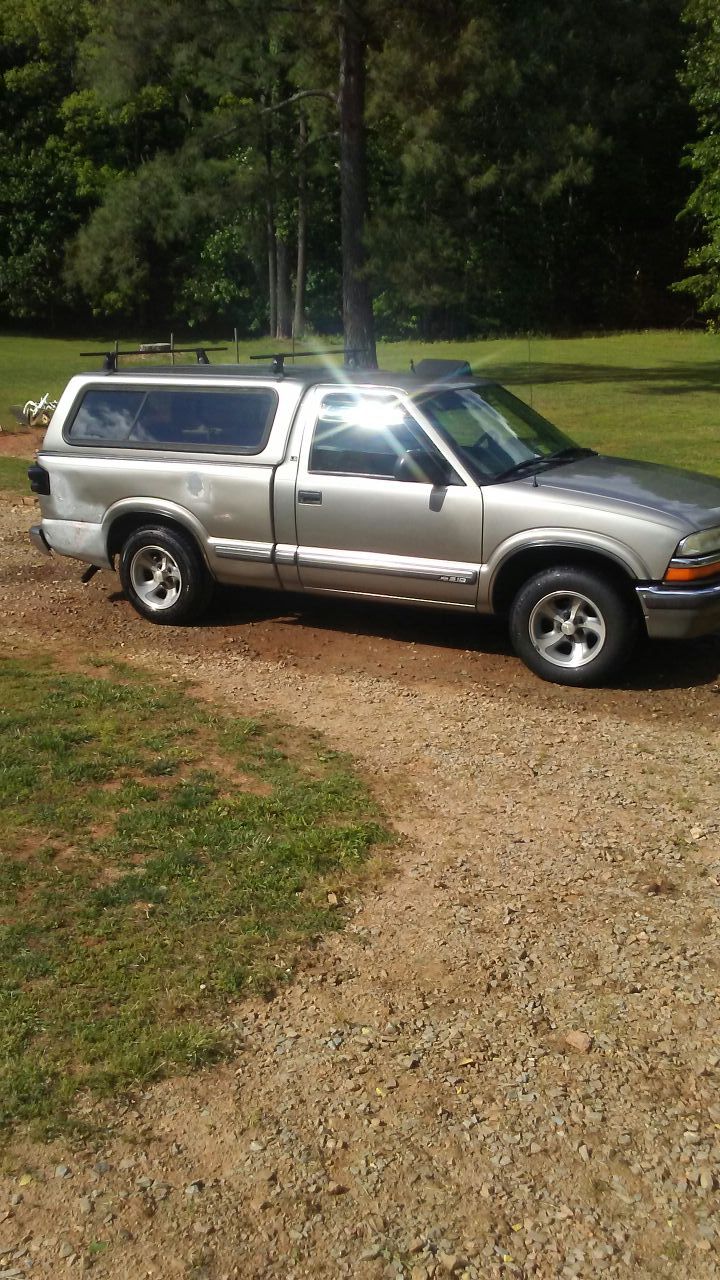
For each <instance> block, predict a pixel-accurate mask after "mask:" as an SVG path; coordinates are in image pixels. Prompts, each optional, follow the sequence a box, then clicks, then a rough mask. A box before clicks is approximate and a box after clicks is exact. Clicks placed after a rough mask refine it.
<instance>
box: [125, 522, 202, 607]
mask: <svg viewBox="0 0 720 1280" xmlns="http://www.w3.org/2000/svg"><path fill="white" fill-rule="evenodd" d="M120 581H121V582H122V585H123V589H124V591H125V594H126V595H127V597H128V599H129V601H130V603H131V604H132V605H133V607H134V608H135V609H137V612H138V613H140V614H142V616H143V617H144V618H149V619H150V620H151V622H162V623H165V624H167V625H172V624H174V623H179V622H188V621H189V620H190V619H191V618H196V617H198V616H199V615H200V614H201V613H202V612H203V610H204V609H205V608H206V606H207V605H208V603H209V601H210V596H211V594H212V587H213V584H212V579H211V578H210V575H209V573H208V571H207V569H206V568H205V564H204V563H203V559H202V556H201V554H200V552H199V550H198V548H197V547H196V545H195V543H194V542H193V540H192V539H191V538H190V537H189V536H187V535H186V534H183V533H180V532H176V530H174V529H165V528H162V527H159V528H154V527H153V528H151V527H148V528H145V529H136V530H135V532H134V533H131V534H130V537H129V538H128V540H127V542H126V543H125V545H124V546H123V549H122V552H121V555H120Z"/></svg>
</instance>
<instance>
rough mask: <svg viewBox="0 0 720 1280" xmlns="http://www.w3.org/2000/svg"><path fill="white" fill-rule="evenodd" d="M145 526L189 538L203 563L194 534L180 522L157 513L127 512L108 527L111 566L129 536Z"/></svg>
mask: <svg viewBox="0 0 720 1280" xmlns="http://www.w3.org/2000/svg"><path fill="white" fill-rule="evenodd" d="M146 525H152V526H153V527H154V528H156V529H172V531H173V533H181V534H184V535H185V537H186V538H191V539H192V541H193V543H194V544H195V546H196V547H197V549H198V551H199V552H200V554H201V555H202V558H203V561H204V559H205V556H204V555H203V552H202V547H201V546H200V544H199V542H198V540H197V538H196V537H195V535H194V533H192V531H191V530H190V529H188V528H187V526H186V525H184V524H183V523H182V521H180V520H174V519H173V517H172V516H166V515H163V514H162V513H161V512H157V511H128V512H127V513H126V514H125V515H120V516H118V517H117V519H116V520H113V522H112V524H111V526H110V532H109V533H108V558H109V560H110V563H111V564H112V563H113V561H114V559H115V556H117V555H119V553H120V551H121V550H122V548H123V544H124V543H125V542H126V541H127V539H128V538H129V537H130V534H131V533H134V532H135V530H136V529H142V528H144V527H145V526H146Z"/></svg>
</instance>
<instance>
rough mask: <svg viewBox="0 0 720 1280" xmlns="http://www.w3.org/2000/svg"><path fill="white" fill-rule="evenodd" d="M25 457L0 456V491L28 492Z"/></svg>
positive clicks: (26, 461) (27, 465)
mask: <svg viewBox="0 0 720 1280" xmlns="http://www.w3.org/2000/svg"><path fill="white" fill-rule="evenodd" d="M29 466H30V463H29V462H28V460H27V458H2V457H0V493H24V494H27V495H29V494H30V485H29V484H28V467H29Z"/></svg>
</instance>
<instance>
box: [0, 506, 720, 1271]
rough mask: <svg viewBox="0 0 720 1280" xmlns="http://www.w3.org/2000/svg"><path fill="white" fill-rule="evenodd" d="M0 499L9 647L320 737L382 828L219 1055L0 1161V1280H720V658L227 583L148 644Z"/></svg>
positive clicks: (125, 612) (103, 580)
mask: <svg viewBox="0 0 720 1280" xmlns="http://www.w3.org/2000/svg"><path fill="white" fill-rule="evenodd" d="M3 512H4V514H3V515H2V517H1V518H0V535H1V536H2V551H1V561H0V610H1V611H2V619H3V621H2V634H3V647H4V649H6V650H7V649H8V648H10V649H12V648H13V646H16V647H17V649H18V650H22V649H24V648H26V647H31V648H36V647H37V646H38V644H39V645H41V646H43V647H46V648H47V649H48V651H51V652H53V653H58V654H62V653H66V654H73V653H77V652H79V651H86V652H87V651H94V652H98V653H101V654H104V655H107V654H108V652H110V651H112V652H113V653H115V654H117V655H119V656H121V657H123V658H124V659H126V660H129V661H134V662H138V663H141V664H142V665H143V666H144V667H146V668H148V669H149V670H151V671H155V672H157V673H158V675H162V676H164V677H165V676H170V677H172V675H173V674H177V675H181V676H190V677H191V678H192V679H194V680H196V681H197V682H198V685H199V688H200V691H201V692H202V693H203V694H204V695H205V696H207V697H208V698H210V699H212V700H215V701H217V702H218V703H219V704H221V705H224V706H229V707H232V709H233V710H234V711H237V712H239V713H241V714H244V713H248V714H257V713H259V712H264V711H268V712H272V713H273V714H275V715H278V716H280V717H281V718H283V719H285V720H287V721H289V722H292V723H294V724H297V725H308V726H312V727H313V728H319V729H321V730H322V731H323V732H324V733H325V734H326V735H327V737H328V739H329V740H330V742H331V743H332V744H333V745H335V746H337V747H339V748H342V749H344V750H350V751H352V752H353V753H354V755H355V756H356V758H357V759H358V761H359V763H360V766H361V768H362V769H363V771H364V773H365V774H366V776H367V777H368V779H369V781H370V784H371V785H372V786H373V787H374V789H375V791H376V793H377V794H378V796H379V798H380V799H381V801H382V802H383V803H384V805H385V806H386V810H387V812H388V813H389V814H390V815H391V817H392V820H393V822H394V825H395V826H396V828H397V829H398V831H399V832H401V833H402V834H403V835H404V836H405V837H406V838H405V840H404V841H403V842H402V844H401V847H400V848H399V849H398V850H397V851H396V853H395V855H394V861H395V866H394V870H393V872H392V874H391V875H390V877H389V878H388V879H387V880H386V881H385V882H384V883H383V884H382V885H381V886H380V887H379V888H378V889H377V890H376V891H372V892H369V893H368V894H367V895H366V896H365V897H364V898H363V899H362V900H360V901H358V902H357V903H356V904H354V910H355V914H354V917H353V919H352V922H351V924H350V925H349V927H348V928H347V929H346V930H345V932H344V933H343V934H341V935H338V936H334V937H332V938H330V939H329V940H328V941H327V942H326V943H324V944H322V945H321V946H320V947H319V948H318V949H317V951H316V952H314V953H313V954H312V955H311V956H309V957H308V960H307V965H306V967H305V968H304V970H303V974H302V976H301V977H300V978H299V979H298V980H297V981H296V982H295V983H294V984H293V985H292V986H291V987H288V988H287V989H285V990H284V991H282V993H281V994H280V995H279V996H278V997H277V998H276V999H275V1000H274V1001H273V1002H272V1003H270V1004H269V1005H239V1006H238V1007H237V1010H236V1011H235V1020H236V1025H237V1030H238V1037H239V1047H238V1053H237V1057H236V1060H235V1061H233V1062H232V1063H231V1064H229V1065H225V1066H223V1067H220V1068H217V1069H213V1070H209V1071H205V1072H203V1073H202V1074H199V1075H197V1076H195V1077H193V1078H191V1079H187V1080H180V1081H168V1082H165V1083H163V1084H160V1085H156V1086H154V1087H152V1088H150V1089H148V1090H147V1091H145V1092H139V1093H138V1095H137V1096H136V1097H135V1098H133V1099H132V1100H130V1101H129V1102H128V1103H127V1105H125V1104H123V1105H122V1106H120V1107H116V1108H110V1109H106V1110H104V1111H98V1112H96V1113H95V1114H94V1117H93V1118H94V1119H96V1120H97V1121H98V1123H99V1124H103V1123H105V1124H109V1126H110V1128H109V1131H108V1132H106V1133H105V1134H103V1135H101V1137H100V1138H99V1139H98V1141H97V1142H96V1143H93V1142H88V1143H87V1144H82V1143H78V1144H77V1145H71V1144H69V1143H65V1144H55V1145H54V1146H53V1147H52V1148H42V1147H36V1148H33V1149H31V1150H29V1149H27V1148H25V1149H22V1148H20V1147H18V1146H17V1145H16V1146H15V1147H14V1148H13V1149H11V1150H9V1151H8V1152H7V1153H6V1155H5V1159H4V1169H5V1171H6V1174H5V1176H4V1177H3V1178H2V1179H0V1197H4V1204H3V1202H2V1199H1V1198H0V1220H2V1221H1V1228H2V1229H1V1231H0V1246H7V1248H5V1249H4V1251H2V1252H0V1280H1V1277H2V1276H3V1275H6V1276H16V1275H17V1276H21V1275H25V1274H26V1272H27V1273H28V1274H30V1275H31V1276H57V1275H58V1274H60V1275H62V1274H65V1271H66V1269H67V1272H68V1274H70V1275H72V1274H78V1273H81V1272H82V1271H83V1270H84V1269H89V1268H92V1271H93V1273H94V1274H95V1275H97V1276H98V1277H105V1276H107V1277H133V1278H134V1277H140V1276H157V1277H165V1276H167V1277H174V1276H183V1277H194V1280H202V1278H203V1277H205V1278H207V1280H219V1278H220V1277H235V1276H237V1277H283V1280H291V1278H294V1277H300V1276H314V1277H335V1276H353V1277H360V1278H361V1280H364V1278H365V1277H367V1278H368V1280H374V1278H375V1277H378V1278H379V1277H383V1278H384V1277H400V1276H408V1277H412V1280H426V1278H427V1277H430V1276H433V1275H438V1276H444V1275H452V1274H454V1275H458V1276H462V1275H466V1276H468V1277H471V1278H475V1277H482V1278H483V1280H484V1278H485V1277H494V1276H540V1277H548V1280H549V1278H550V1277H575V1276H577V1277H595V1276H596V1275H598V1274H603V1275H607V1276H622V1277H625V1276H633V1277H636V1276H642V1277H645V1276H648V1277H651V1276H652V1277H655V1276H657V1277H665V1276H667V1277H683V1278H686V1277H706V1276H717V1275H720V1228H719V1225H718V1212H717V1211H718V1205H719V1202H720V1093H719V1090H718V1083H719V1082H720V1036H719V1035H718V1029H719V1024H720V1016H719V1015H720V997H719V996H718V969H719V965H718V961H719V959H720V951H719V949H718V931H717V924H718V903H719V900H720V818H719V816H718V754H717V751H718V734H717V726H718V715H719V713H720V683H719V678H720V638H717V637H716V638H712V639H708V640H703V641H698V642H696V643H694V644H688V645H685V646H682V647H677V648H674V647H672V646H665V647H659V648H655V649H651V650H649V651H645V652H643V653H642V654H640V655H639V656H638V658H637V659H636V661H635V663H634V666H633V667H632V668H631V669H630V670H629V671H628V673H627V675H626V678H625V680H624V682H623V684H622V686H621V687H617V688H613V689H611V690H605V691H602V692H597V691H575V690H563V689H560V688H556V687H553V686H549V685H545V684H542V683H541V682H539V681H537V680H536V679H535V678H534V677H533V676H531V675H530V674H529V673H528V672H526V671H525V670H524V668H522V667H521V666H520V665H519V663H518V662H517V660H516V659H515V658H513V657H512V656H511V655H510V652H509V649H508V646H507V642H506V640H505V638H504V635H503V632H502V630H501V629H499V628H498V627H496V626H491V625H488V624H480V623H478V622H476V621H473V620H470V619H464V618H463V619H456V618H454V617H445V616H440V615H431V614H420V613H412V612H410V611H407V612H405V611H401V610H397V611H395V610H388V611H385V610H381V609H379V608H378V609H373V608H370V607H364V606H361V605H353V606H348V605H346V604H344V603H337V602H336V603H330V602H323V603H316V602H312V601H308V600H289V599H283V598H280V597H278V596H269V595H261V594H254V595H252V596H247V595H245V594H241V593H235V594H233V593H229V592H227V593H221V595H220V596H219V598H218V602H217V604H216V606H215V607H214V611H213V613H212V615H211V617H210V619H209V620H208V622H207V625H204V626H202V627H197V628H188V629H184V630H183V629H179V628H171V629H164V628H157V627H153V626H151V625H149V624H147V623H145V622H144V621H142V620H141V619H140V618H138V617H137V616H136V615H134V614H133V613H132V611H131V610H130V608H129V606H128V605H127V603H126V602H125V600H124V599H123V598H122V596H121V595H120V593H119V588H118V584H117V580H116V579H115V578H114V577H113V576H112V575H110V574H108V573H102V574H98V575H97V576H96V577H95V578H94V579H93V581H92V582H91V583H90V584H89V585H88V586H82V585H81V583H80V572H81V568H82V567H81V566H77V565H73V564H71V563H70V562H68V561H65V562H60V561H57V560H53V561H49V560H48V561H45V560H43V559H41V558H40V557H38V556H37V555H36V553H34V552H33V551H32V550H31V549H30V548H29V547H28V545H27V541H26V533H25V530H26V527H27V525H28V524H29V523H30V520H31V518H32V512H31V511H30V510H28V508H27V507H22V506H20V505H19V503H18V500H17V499H16V500H15V502H14V504H13V503H9V502H8V501H7V500H6V501H5V502H4V503H3ZM28 1171H29V1172H31V1173H32V1181H31V1182H29V1183H27V1184H26V1185H25V1186H22V1187H21V1186H20V1184H19V1181H18V1179H19V1177H20V1175H21V1174H22V1173H23V1172H28ZM3 1267H4V1268H5V1270H3Z"/></svg>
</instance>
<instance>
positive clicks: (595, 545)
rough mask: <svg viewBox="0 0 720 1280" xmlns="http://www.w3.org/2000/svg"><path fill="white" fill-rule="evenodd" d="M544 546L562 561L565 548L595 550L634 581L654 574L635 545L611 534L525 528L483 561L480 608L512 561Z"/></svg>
mask: <svg viewBox="0 0 720 1280" xmlns="http://www.w3.org/2000/svg"><path fill="white" fill-rule="evenodd" d="M542 549H546V550H557V552H558V561H560V558H561V556H562V554H563V552H565V551H584V552H591V553H592V554H593V555H596V556H604V557H605V559H607V560H611V561H613V563H614V564H616V565H618V567H619V568H621V569H622V570H623V571H624V572H625V573H626V574H627V575H628V577H629V578H630V579H632V580H635V581H641V582H642V581H647V580H648V579H649V578H651V577H652V574H651V573H650V570H649V567H648V565H647V564H646V562H645V561H644V560H643V559H642V557H641V556H640V555H639V554H638V553H637V552H636V551H634V550H633V548H632V547H629V546H628V545H627V543H624V542H622V541H620V540H619V539H617V538H612V537H610V536H609V535H608V534H599V533H596V532H592V533H591V532H588V531H587V530H583V529H533V530H524V531H523V532H521V533H515V534H513V535H512V536H511V537H509V538H505V539H504V540H503V541H502V542H500V543H498V545H497V546H496V547H495V548H494V550H493V552H492V555H491V556H490V557H489V558H488V560H487V561H486V563H485V564H483V566H482V568H481V570H480V583H479V589H478V606H479V608H481V609H482V608H489V607H490V603H491V601H492V598H493V593H494V590H495V584H496V582H497V579H498V576H499V574H500V573H501V572H502V570H503V569H504V568H505V567H506V566H507V565H508V563H509V562H510V561H511V560H513V559H515V557H516V556H518V555H520V554H522V553H523V552H525V551H537V550H542Z"/></svg>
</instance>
